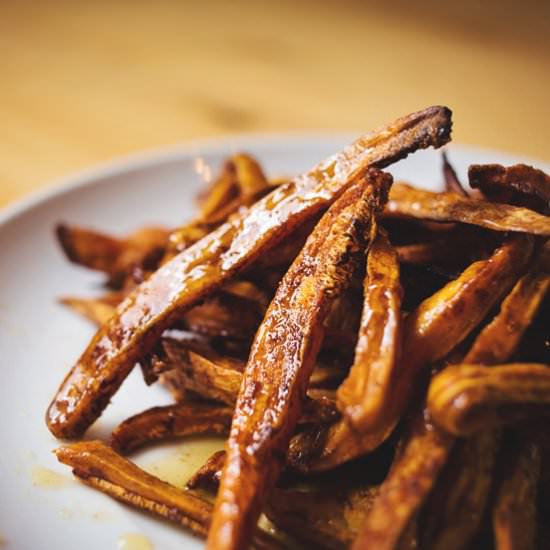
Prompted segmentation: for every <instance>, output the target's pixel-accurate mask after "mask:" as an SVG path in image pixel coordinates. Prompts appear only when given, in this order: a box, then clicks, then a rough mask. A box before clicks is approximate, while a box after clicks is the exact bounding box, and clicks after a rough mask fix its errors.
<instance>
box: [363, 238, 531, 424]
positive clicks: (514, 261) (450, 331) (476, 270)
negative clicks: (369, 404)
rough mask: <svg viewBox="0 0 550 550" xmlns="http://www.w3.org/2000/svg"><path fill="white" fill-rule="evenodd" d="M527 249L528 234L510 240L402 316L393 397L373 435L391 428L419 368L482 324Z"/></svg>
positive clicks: (520, 266)
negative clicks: (404, 316) (398, 357)
mask: <svg viewBox="0 0 550 550" xmlns="http://www.w3.org/2000/svg"><path fill="white" fill-rule="evenodd" d="M532 248H533V244H532V240H531V239H530V238H529V237H528V236H524V235H515V236H511V237H509V238H508V239H507V240H506V241H505V242H504V243H503V244H502V246H500V247H499V248H498V249H497V250H496V251H495V252H494V253H493V255H492V256H491V257H490V258H488V259H487V260H481V261H478V262H475V263H473V264H472V265H470V266H469V267H468V268H467V269H466V270H465V271H464V272H463V273H462V274H461V275H460V276H459V277H458V278H457V279H455V280H454V281H451V282H450V283H448V284H447V285H445V286H444V287H443V288H442V289H441V290H439V291H438V292H436V293H435V294H433V295H432V296H430V297H429V298H427V299H426V300H424V301H423V302H422V303H421V304H420V305H419V306H418V307H417V308H416V310H415V311H413V312H412V313H411V314H410V315H409V316H408V317H407V318H406V320H405V322H404V326H403V354H402V357H403V361H402V362H401V364H400V366H399V369H397V371H396V373H395V378H394V379H392V381H391V387H392V399H391V400H387V401H386V402H385V403H382V406H383V407H384V411H383V412H382V413H381V414H380V417H379V418H380V421H379V422H378V423H377V424H373V427H372V430H373V431H376V432H380V431H384V428H386V429H387V428H389V427H391V426H395V424H396V422H397V420H398V419H399V417H400V415H401V412H402V411H403V409H404V407H405V406H406V405H407V403H408V401H409V399H408V396H410V394H411V391H412V390H413V388H414V383H415V379H416V377H417V374H418V372H419V370H420V369H421V368H422V367H424V366H425V365H427V364H429V363H432V362H434V361H436V360H438V359H441V358H442V357H444V356H445V355H447V354H448V353H449V352H450V351H452V349H453V348H455V347H456V346H457V344H459V343H460V342H461V341H462V340H463V339H464V338H465V337H466V336H467V335H468V334H469V333H470V332H471V331H472V330H473V329H474V328H475V327H476V326H477V325H478V324H479V323H480V322H481V321H482V320H483V318H484V317H485V316H486V315H487V313H488V312H489V311H490V309H491V308H492V307H493V306H494V305H495V304H496V303H498V301H499V300H500V299H501V297H502V296H503V295H504V294H505V293H506V292H507V291H508V290H509V289H510V287H511V286H512V285H513V284H514V283H515V281H516V279H517V277H518V275H519V274H520V273H521V272H522V271H523V269H524V267H525V265H526V264H527V262H528V260H529V258H530V256H531V252H532Z"/></svg>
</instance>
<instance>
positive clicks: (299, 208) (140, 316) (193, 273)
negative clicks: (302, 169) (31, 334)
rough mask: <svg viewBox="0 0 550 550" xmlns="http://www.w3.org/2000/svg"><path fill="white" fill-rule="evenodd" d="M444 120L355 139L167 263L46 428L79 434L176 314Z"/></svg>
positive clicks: (100, 340) (437, 139)
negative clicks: (346, 146) (352, 142)
mask: <svg viewBox="0 0 550 550" xmlns="http://www.w3.org/2000/svg"><path fill="white" fill-rule="evenodd" d="M450 118H451V113H450V111H449V110H448V109H447V108H444V107H432V108H429V109H426V110H424V111H421V112H419V113H414V114H411V115H409V116H407V117H405V118H401V119H398V120H397V121H395V122H394V123H393V124H390V125H389V126H387V127H385V128H383V129H382V130H378V131H376V132H374V133H372V134H368V135H366V136H363V137H361V138H359V139H358V140H357V141H356V142H355V143H354V144H352V145H351V146H349V147H348V148H346V149H344V150H343V151H342V152H341V153H338V154H337V155H335V156H333V157H331V158H330V159H328V160H326V161H324V162H322V163H321V164H319V165H318V166H316V167H315V168H313V169H312V170H311V171H310V172H308V173H306V174H304V175H302V176H299V177H297V178H295V179H294V180H292V181H291V182H289V183H287V184H285V185H282V186H281V187H279V188H277V189H276V190H275V191H273V192H272V193H270V194H269V195H268V196H266V197H264V198H263V199H262V200H261V201H259V202H258V203H256V204H255V205H254V206H252V207H251V208H250V210H248V211H246V212H242V213H238V214H236V215H235V216H234V217H233V218H232V219H231V220H230V221H228V222H227V223H225V224H224V225H222V226H221V227H220V228H218V229H217V230H215V231H214V232H212V233H210V234H209V235H207V236H206V237H204V238H203V239H201V240H200V241H199V242H197V243H196V244H195V245H194V246H191V247H190V248H188V249H186V250H184V251H183V252H181V253H180V254H179V255H178V256H176V257H174V258H173V259H172V260H170V261H168V262H167V263H165V264H164V265H163V266H162V267H161V268H159V269H158V270H157V271H156V272H155V273H153V274H152V275H151V277H150V278H148V279H147V280H146V281H144V282H143V283H142V284H141V285H140V286H139V287H138V288H137V289H136V290H135V291H134V292H133V293H132V294H131V295H130V296H129V297H128V298H127V299H126V300H125V301H124V302H123V303H122V304H121V305H120V306H119V308H118V309H117V313H116V314H115V315H114V316H113V317H112V318H111V319H110V321H109V322H108V323H107V324H105V325H104V326H103V327H102V328H101V329H100V330H99V331H98V332H97V334H96V335H95V336H94V337H93V339H92V341H91V342H90V344H89V346H88V347H87V349H86V350H85V351H84V354H83V355H82V356H81V358H80V359H79V360H78V362H77V364H76V365H75V366H74V367H73V368H72V369H71V371H70V372H69V374H68V375H67V376H66V377H65V379H64V380H63V382H62V384H61V387H60V388H59V391H58V392H57V394H56V396H55V397H54V399H53V401H52V403H51V405H50V407H49V409H48V412H47V424H48V427H49V429H50V430H51V432H52V433H53V434H54V435H56V436H58V437H77V436H78V435H81V434H82V433H83V432H85V431H86V429H87V428H88V427H89V426H90V424H91V423H92V422H93V421H94V420H95V419H96V418H98V416H99V415H100V414H101V412H102V411H103V409H104V408H105V407H106V405H107V404H108V403H109V401H110V399H111V397H112V396H113V394H114V393H115V392H116V390H117V389H118V387H119V386H120V384H121V383H122V382H123V381H124V379H125V378H126V376H127V375H128V374H129V372H130V371H131V370H132V367H133V366H134V364H135V363H136V362H137V361H139V359H140V357H143V356H144V355H145V354H147V353H148V352H149V351H150V350H151V348H152V347H153V346H154V345H155V344H156V342H157V341H158V339H159V338H160V336H161V334H162V332H163V331H164V330H165V329H166V328H167V327H168V326H169V325H170V323H171V322H173V320H174V319H175V318H176V317H177V316H179V315H181V313H182V312H183V311H185V310H186V309H189V308H190V307H192V306H193V305H195V304H196V303H197V302H198V301H200V300H201V299H203V298H204V297H205V296H206V295H208V294H210V293H211V292H212V291H213V290H214V289H216V288H218V287H219V286H220V285H222V284H224V283H225V282H227V281H228V280H229V279H230V278H232V277H234V276H235V275H236V273H237V272H239V271H241V270H242V269H244V268H245V267H246V266H248V265H250V263H252V262H253V261H254V259H256V258H257V257H258V256H259V255H260V254H265V253H267V252H268V250H270V249H272V248H273V246H274V245H275V244H276V243H277V242H279V241H280V240H281V239H283V237H284V236H285V235H288V234H290V233H291V232H292V231H293V229H295V228H297V227H299V226H300V225H302V224H303V223H305V222H306V221H307V220H308V219H311V218H312V217H314V216H315V215H317V214H318V213H319V212H320V211H321V210H322V209H323V208H326V207H327V206H328V205H329V204H330V203H331V202H332V201H334V199H335V198H336V197H337V196H338V195H340V194H341V193H342V192H343V191H344V190H345V189H346V188H347V187H349V185H350V184H351V183H352V182H355V181H357V179H358V178H360V177H362V176H363V175H364V174H365V173H366V172H367V170H369V168H371V167H373V166H377V167H384V166H387V165H388V164H391V163H392V162H394V161H396V160H398V159H401V158H403V157H405V156H406V155H407V154H408V153H410V152H413V151H415V150H416V149H419V148H426V147H429V146H434V147H439V146H441V145H443V144H445V143H446V142H447V141H448V140H449V136H450V130H451V120H450Z"/></svg>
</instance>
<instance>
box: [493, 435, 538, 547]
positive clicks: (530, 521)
mask: <svg viewBox="0 0 550 550" xmlns="http://www.w3.org/2000/svg"><path fill="white" fill-rule="evenodd" d="M507 443H508V444H507V445H505V446H504V448H503V452H501V453H500V455H499V461H500V462H501V468H500V472H499V474H500V475H499V476H498V486H497V489H496V495H495V497H494V503H493V508H492V522H493V532H494V538H495V549H496V550H515V549H522V548H525V549H528V548H535V534H536V528H537V525H536V520H537V513H536V497H537V483H538V480H539V475H540V463H541V456H540V451H539V448H538V446H537V444H536V443H535V442H534V441H532V440H529V439H527V438H522V437H519V438H518V437H514V438H513V439H512V441H508V442H507Z"/></svg>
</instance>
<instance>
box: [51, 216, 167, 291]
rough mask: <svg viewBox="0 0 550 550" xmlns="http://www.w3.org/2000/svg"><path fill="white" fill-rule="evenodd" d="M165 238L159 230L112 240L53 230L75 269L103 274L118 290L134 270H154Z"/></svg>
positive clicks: (76, 230)
mask: <svg viewBox="0 0 550 550" xmlns="http://www.w3.org/2000/svg"><path fill="white" fill-rule="evenodd" d="M168 234H169V232H168V230H167V229H165V228H162V227H144V228H142V229H139V230H137V231H135V232H134V233H132V234H131V235H129V236H128V237H125V238H116V237H111V236H109V235H105V234H103V233H99V232H97V231H94V230H91V229H84V228H81V227H77V226H69V225H65V224H59V225H58V226H57V237H58V240H59V242H60V243H61V246H62V248H63V251H64V252H65V254H66V255H67V258H68V259H69V260H71V262H74V263H76V264H78V265H82V266H84V267H88V268H90V269H95V270H97V271H103V272H104V273H106V274H107V275H109V278H110V284H111V285H114V286H120V285H121V284H122V282H123V281H124V278H125V277H127V276H128V275H130V274H131V272H132V270H133V269H135V268H140V269H147V268H152V267H156V265H157V263H158V261H159V260H160V258H161V257H162V254H163V252H164V249H165V248H166V243H167V240H168Z"/></svg>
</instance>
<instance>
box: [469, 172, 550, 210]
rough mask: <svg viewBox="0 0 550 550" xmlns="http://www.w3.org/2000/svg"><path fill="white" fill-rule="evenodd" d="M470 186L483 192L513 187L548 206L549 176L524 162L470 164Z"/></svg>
mask: <svg viewBox="0 0 550 550" xmlns="http://www.w3.org/2000/svg"><path fill="white" fill-rule="evenodd" d="M468 178H469V180H470V186H471V187H473V188H474V189H480V190H481V191H483V193H488V194H489V195H490V194H491V192H494V191H499V190H502V191H506V190H509V189H513V190H515V191H519V192H520V193H523V194H525V195H532V196H536V197H538V198H539V199H541V201H542V202H543V203H544V204H545V205H546V208H548V207H549V206H550V176H548V174H545V173H544V172H543V171H542V170H537V169H536V168H533V167H532V166H528V165H526V164H516V165H514V166H507V167H506V166H501V165H500V164H472V165H471V166H470V168H469V169H468Z"/></svg>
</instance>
